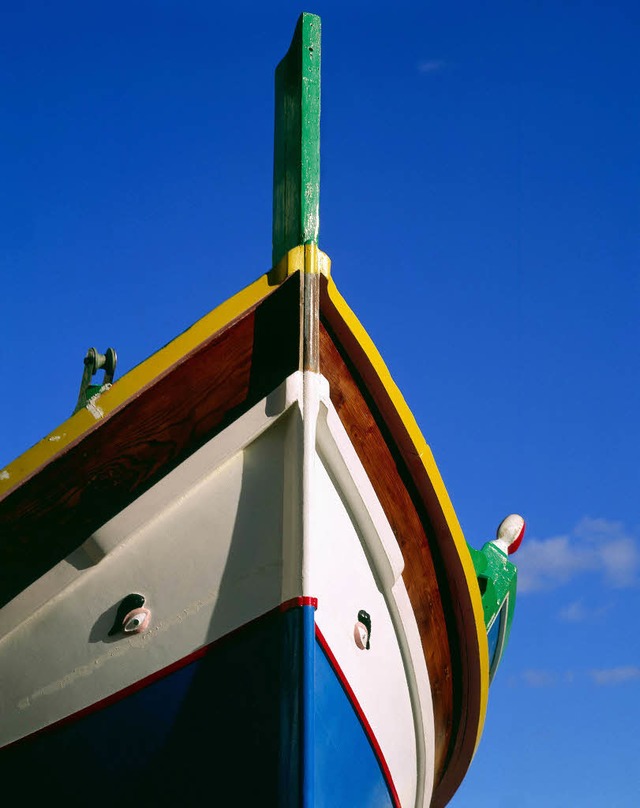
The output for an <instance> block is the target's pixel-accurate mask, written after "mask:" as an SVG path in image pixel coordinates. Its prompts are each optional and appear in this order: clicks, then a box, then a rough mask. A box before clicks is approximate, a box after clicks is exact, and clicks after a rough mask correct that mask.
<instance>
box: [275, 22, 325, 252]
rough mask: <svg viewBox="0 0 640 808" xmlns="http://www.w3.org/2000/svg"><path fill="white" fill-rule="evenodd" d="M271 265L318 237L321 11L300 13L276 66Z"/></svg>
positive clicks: (316, 239)
mask: <svg viewBox="0 0 640 808" xmlns="http://www.w3.org/2000/svg"><path fill="white" fill-rule="evenodd" d="M275 107H276V109H275V138H274V161H273V254H272V266H275V265H276V264H277V263H278V261H279V260H280V259H281V258H282V257H283V256H284V255H286V254H287V252H288V251H289V250H290V249H292V248H293V247H297V246H298V245H299V244H309V243H315V244H317V243H318V230H319V205H320V17H317V16H316V15H315V14H302V15H301V16H300V18H299V19H298V24H297V25H296V30H295V33H294V35H293V39H292V40H291V46H290V47H289V50H288V51H287V55H286V56H285V57H284V59H283V60H282V61H281V62H280V64H279V65H278V67H277V68H276V104H275Z"/></svg>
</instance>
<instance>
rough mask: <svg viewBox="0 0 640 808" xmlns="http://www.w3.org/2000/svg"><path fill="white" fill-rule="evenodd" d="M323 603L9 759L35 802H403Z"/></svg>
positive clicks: (11, 771)
mask: <svg viewBox="0 0 640 808" xmlns="http://www.w3.org/2000/svg"><path fill="white" fill-rule="evenodd" d="M347 691H348V687H347V688H346V689H345V687H344V686H343V682H342V681H341V679H340V676H339V671H337V670H336V669H335V667H334V664H332V661H331V660H330V658H329V657H328V656H327V654H326V653H325V651H324V650H323V647H322V646H321V645H319V643H318V641H317V639H316V636H315V621H314V608H313V606H298V607H295V608H291V609H288V610H286V611H281V610H276V611H274V612H271V613H269V614H267V615H265V616H263V617H260V618H258V619H257V620H254V621H252V623H250V624H248V625H247V626H244V627H243V628H242V629H240V630H238V631H236V632H234V633H233V634H231V635H229V636H228V637H225V638H223V639H222V640H220V641H218V642H216V643H214V644H213V645H212V646H210V647H209V648H207V649H206V651H205V652H204V653H201V654H199V655H198V657H197V658H192V659H190V660H185V661H183V664H181V666H172V669H171V670H167V671H165V672H163V675H161V676H160V677H158V678H154V680H153V681H148V682H145V683H142V686H139V687H138V688H137V689H136V688H132V689H131V690H130V691H129V692H126V693H123V694H117V697H116V698H112V699H109V700H107V701H106V702H105V703H102V704H101V705H96V708H95V709H94V710H93V711H89V712H85V713H84V714H82V715H80V716H75V717H72V719H71V720H67V721H65V722H61V723H60V724H58V725H55V726H53V727H49V728H47V729H45V730H44V731H42V732H40V733H38V734H36V735H34V736H31V737H30V738H27V739H24V740H22V741H20V742H18V743H15V744H13V745H12V746H10V747H7V748H5V749H2V750H0V777H1V778H2V782H3V783H5V784H7V783H14V784H19V788H20V799H21V802H22V803H23V804H24V803H26V804H48V803H49V802H50V801H51V799H52V797H54V796H55V798H56V801H62V802H63V803H64V804H65V805H66V806H69V805H75V804H92V805H96V804H111V805H116V804H117V805H123V804H124V805H133V804H135V805H181V804H182V805H184V804H187V805H196V804H200V803H209V804H212V805H220V806H223V805H224V806H283V807H284V808H288V807H289V806H291V807H292V808H293V806H295V807H296V808H297V807H298V806H305V808H311V806H316V807H317V808H342V807H343V806H344V808H347V806H349V808H354V806H367V808H368V807H369V806H371V808H373V806H376V808H377V807H378V806H381V807H382V806H392V805H394V804H395V803H394V799H393V798H392V796H391V794H392V791H390V787H389V784H388V783H387V779H386V778H385V775H384V771H383V765H381V761H380V760H379V756H378V753H377V751H376V748H375V743H373V744H372V741H371V739H370V735H369V733H368V732H367V727H366V721H365V722H364V724H363V721H362V720H361V717H360V716H359V715H358V712H357V710H356V708H355V707H354V704H353V703H352V701H351V700H350V697H349V693H348V692H347Z"/></svg>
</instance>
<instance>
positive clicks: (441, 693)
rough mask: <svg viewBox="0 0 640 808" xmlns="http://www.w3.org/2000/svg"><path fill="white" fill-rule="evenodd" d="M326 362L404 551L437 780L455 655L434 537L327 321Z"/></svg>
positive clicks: (447, 735) (447, 732)
mask: <svg viewBox="0 0 640 808" xmlns="http://www.w3.org/2000/svg"><path fill="white" fill-rule="evenodd" d="M320 368H321V372H322V373H323V375H324V376H326V378H327V379H328V381H329V389H330V394H331V400H332V402H333V405H334V406H335V408H336V411H337V412H338V415H339V417H340V420H341V422H342V424H343V426H344V427H345V429H346V431H347V434H348V435H349V437H350V439H351V442H352V443H353V445H354V447H355V449H356V452H357V454H358V457H359V458H360V462H361V463H362V465H363V466H364V468H365V470H366V472H367V474H368V476H369V479H370V480H371V483H372V485H373V487H374V490H375V492H376V495H377V496H378V499H379V500H380V503H381V505H382V507H383V509H384V511H385V514H386V516H387V519H388V520H389V523H390V525H391V528H392V530H393V532H394V534H395V536H396V538H397V540H398V543H399V545H400V549H401V550H402V554H403V556H404V561H405V571H404V573H403V578H404V581H405V585H406V587H407V591H408V594H409V598H410V600H411V605H412V607H413V610H414V613H415V616H416V621H417V623H418V628H419V630H420V637H421V639H422V647H423V651H424V655H425V660H426V662H427V669H428V671H429V678H430V682H431V689H432V694H433V709H434V719H435V752H436V782H437V781H438V780H439V779H440V777H441V775H442V772H443V769H444V766H445V764H446V760H447V755H448V751H449V748H450V745H451V740H452V731H453V727H452V719H453V712H454V705H453V687H452V677H451V655H450V649H449V641H448V632H447V627H446V622H445V615H444V612H443V608H442V602H441V598H440V592H439V585H438V578H437V575H436V571H435V568H434V565H433V561H432V557H431V553H430V552H429V539H428V537H427V533H426V530H425V524H424V517H423V518H421V517H420V515H419V513H418V511H417V509H416V507H415V504H414V502H413V500H412V498H411V496H410V495H409V492H408V490H407V486H406V484H405V481H404V480H403V475H402V474H401V471H400V469H399V467H398V460H399V459H398V458H397V457H394V455H393V454H392V452H391V449H390V448H389V445H388V443H387V440H385V437H384V436H383V433H382V430H381V427H380V425H379V423H378V422H377V421H376V419H375V418H374V416H373V414H372V410H371V407H370V405H369V403H368V402H367V401H366V400H365V397H364V395H363V392H362V390H361V389H360V387H359V385H358V384H357V382H356V380H355V378H354V375H353V374H352V372H351V369H350V368H349V367H348V366H347V364H346V362H345V359H344V357H343V356H342V355H341V354H340V352H339V351H338V349H337V347H336V345H335V344H334V340H333V339H332V337H331V336H330V334H329V332H328V331H327V328H326V327H321V329H320Z"/></svg>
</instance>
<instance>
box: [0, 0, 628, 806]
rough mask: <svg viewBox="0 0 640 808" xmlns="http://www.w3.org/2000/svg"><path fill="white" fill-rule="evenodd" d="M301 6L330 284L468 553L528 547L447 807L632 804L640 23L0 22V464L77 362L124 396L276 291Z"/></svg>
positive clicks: (46, 419) (166, 6)
mask: <svg viewBox="0 0 640 808" xmlns="http://www.w3.org/2000/svg"><path fill="white" fill-rule="evenodd" d="M218 5H220V6H221V8H218ZM303 10H306V11H313V12H316V13H318V14H320V15H321V16H322V20H323V99H322V104H323V106H322V188H321V237H320V246H321V247H322V248H323V249H324V250H325V251H326V252H327V253H328V254H329V255H330V256H331V258H332V260H333V273H334V278H335V280H336V282H337V284H338V286H339V288H340V289H341V291H342V293H343V294H344V295H345V297H346V298H347V300H348V301H349V302H350V304H351V305H352V307H353V308H354V310H355V311H356V313H357V314H358V316H359V317H360V319H361V320H362V322H363V324H364V325H365V326H366V327H367V329H368V330H369V332H370V334H371V336H372V337H373V338H374V340H375V342H376V343H377V345H378V347H379V348H380V350H381V352H382V354H383V356H384V358H385V360H386V361H387V364H388V365H389V368H390V370H391V372H392V374H393V376H394V377H395V379H396V381H397V382H398V384H399V385H400V387H401V389H402V390H403V392H404V394H405V397H406V398H407V400H408V403H409V405H410V406H411V408H412V409H413V411H414V414H415V416H416V418H417V420H418V422H419V424H420V425H421V427H422V430H423V432H424V434H425V436H426V437H427V440H428V441H429V443H430V444H431V446H432V448H433V451H434V453H435V456H436V459H437V461H438V463H439V466H440V469H441V472H442V474H443V476H444V479H445V482H446V484H447V486H448V489H449V492H450V495H451V497H452V499H453V502H454V505H455V506H456V509H457V512H458V515H459V518H460V521H461V523H462V526H463V528H464V530H465V533H466V536H467V538H468V540H469V541H470V542H471V543H472V544H474V545H476V546H479V545H480V544H482V542H483V541H485V540H487V539H489V538H491V537H492V535H493V533H494V531H495V527H496V526H497V524H498V523H499V521H500V520H501V518H502V517H503V516H504V515H505V514H507V513H509V512H511V511H519V512H521V513H522V514H523V515H524V516H525V518H526V519H527V522H528V533H527V536H526V537H525V544H524V545H523V548H522V549H521V550H520V552H519V553H518V556H516V561H518V563H519V566H520V570H521V595H520V597H519V601H518V605H517V611H516V618H515V623H514V628H513V633H512V640H511V644H510V646H509V649H508V652H507V655H506V657H505V660H504V662H503V665H502V667H501V669H500V671H499V673H498V675H497V677H496V679H495V682H494V685H493V687H492V691H491V697H490V705H489V714H488V719H487V725H486V731H485V735H484V738H483V741H482V744H481V747H480V750H479V752H478V754H477V757H476V759H475V760H474V762H473V764H472V766H471V769H470V772H469V775H468V777H467V779H466V781H465V783H464V785H463V786H462V788H461V789H460V791H459V792H458V794H457V796H456V797H455V799H454V801H453V803H452V805H454V806H456V808H464V806H474V808H482V806H485V805H486V806H489V805H490V806H492V808H499V806H503V805H504V806H507V805H508V806H514V805H516V806H545V807H546V806H549V808H554V806H559V807H560V806H561V807H562V808H566V806H574V805H575V806H594V807H595V806H604V805H606V806H623V807H624V806H635V805H637V804H638V801H639V800H640V796H639V795H640V768H639V767H638V765H637V762H636V757H637V750H638V742H637V727H638V725H639V724H640V641H639V640H638V630H637V617H638V615H639V614H640V597H639V592H640V589H639V580H640V515H639V513H638V495H637V492H638V489H639V483H640V479H639V472H638V462H637V454H638V438H639V429H638V416H637V412H638V411H639V410H640V406H639V404H640V402H639V401H638V399H639V391H640V384H639V382H638V369H639V368H638V366H639V362H638V359H639V357H638V344H639V337H640V333H639V330H640V329H639V326H638V314H639V309H640V280H639V274H638V258H639V253H640V249H639V248H640V239H639V229H638V221H639V213H640V210H639V208H640V205H639V202H638V189H639V186H640V182H639V181H640V169H639V162H638V157H637V151H638V143H640V116H639V113H638V109H639V108H640V104H639V102H640V98H639V92H638V74H639V58H638V44H637V43H638V37H639V35H640V7H639V6H638V5H637V3H635V2H616V0H612V1H611V2H607V3H604V2H588V0H584V1H583V2H580V1H579V0H573V1H571V0H565V1H564V2H562V1H561V0H554V2H552V1H551V0H538V2H533V0H530V1H527V2H525V1H523V2H506V0H505V2H494V1H493V0H489V2H486V3H482V4H479V3H472V2H468V1H467V0H464V1H463V2H458V3H444V2H420V3H417V2H416V3H413V4H410V3H402V2H398V3H395V4H393V6H392V5H391V4H384V5H383V4H376V3H373V4H372V3H367V4H364V3H360V2H353V3H349V2H342V3H337V2H318V3H316V5H315V6H313V7H312V6H308V7H298V6H295V5H294V4H291V3H284V2H282V3H269V4H258V3H254V2H247V3H244V4H242V8H241V9H240V10H231V8H230V4H213V3H205V2H191V3H184V2H181V3H179V2H170V1H169V0H167V1H165V2H148V1H145V0H140V1H139V2H136V3H123V2H118V1H116V2H111V3H109V4H87V3H72V2H67V1H66V0H61V2H59V3H56V4H50V3H39V2H32V3H29V4H28V5H25V6H24V7H22V6H18V7H10V6H9V4H7V3H0V16H1V21H2V24H1V25H0V71H1V75H2V81H1V83H0V94H1V98H2V127H1V129H0V131H1V141H0V142H1V143H2V152H1V156H0V171H1V183H2V194H0V206H1V207H0V261H1V266H2V280H3V293H2V295H0V323H1V324H2V331H1V333H2V337H3V338H2V341H1V342H0V360H1V362H2V385H1V387H0V390H1V393H2V395H1V396H0V424H2V427H0V465H2V464H4V463H6V462H8V461H10V460H11V459H13V458H14V457H15V456H17V455H18V454H20V453H21V452H22V451H24V450H25V449H26V448H28V447H29V446H30V445H31V444H33V443H34V442H35V441H37V440H38V439H39V438H40V437H41V436H42V435H44V434H45V433H46V432H47V431H49V430H50V429H52V428H53V427H54V426H55V425H56V424H58V423H59V422H60V421H62V420H64V419H65V418H66V417H67V416H68V415H69V414H70V412H71V410H72V409H73V406H74V404H75V399H76V396H77V390H78V386H79V383H80V377H81V374H82V358H83V356H84V353H85V351H86V349H87V348H88V347H89V346H90V345H95V346H96V347H98V348H99V349H100V350H104V349H105V348H106V347H107V345H113V347H115V348H116V349H117V351H118V355H119V368H118V371H119V374H120V375H121V374H122V373H124V372H125V371H126V370H127V369H129V368H131V367H132V366H133V365H135V364H137V363H138V362H139V361H141V360H142V359H144V358H145V357H146V356H147V355H149V354H150V353H151V352H153V351H154V350H156V349H157V348H159V347H160V346H162V345H163V344H164V343H166V342H167V341H169V340H170V339H171V338H172V337H173V336H174V335H176V334H177V333H179V332H180V331H181V330H183V329H184V328H185V327H186V326H188V325H189V324H190V323H191V322H193V321H194V320H195V319H197V318H198V317H199V316H201V315H202V314H204V313H205V312H206V311H208V310H209V309H210V308H213V307H214V306H215V305H216V304H217V303H219V302H221V301H222V300H224V299H225V298H226V297H228V296H229V295H230V294H232V293H233V292H234V291H236V290H237V289H238V288H240V287H241V286H244V285H246V284H247V283H249V282H250V281H252V280H253V279H254V278H255V277H257V276H258V275H259V274H261V273H262V272H263V271H265V270H266V269H267V268H268V264H269V258H270V251H271V232H270V228H271V169H272V131H273V119H272V110H273V70H274V68H275V65H276V63H277V61H278V60H279V58H280V57H281V56H282V55H283V53H284V52H285V50H286V47H287V46H288V43H289V40H290V37H291V34H292V31H293V27H294V25H295V21H296V18H297V16H298V14H299V12H300V11H303Z"/></svg>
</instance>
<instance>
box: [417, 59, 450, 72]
mask: <svg viewBox="0 0 640 808" xmlns="http://www.w3.org/2000/svg"><path fill="white" fill-rule="evenodd" d="M444 66H445V63H444V62H443V61H442V59H429V60H427V61H424V62H420V63H419V64H418V72H419V73H437V72H439V71H440V70H442V68H443V67H444Z"/></svg>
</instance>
